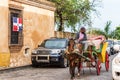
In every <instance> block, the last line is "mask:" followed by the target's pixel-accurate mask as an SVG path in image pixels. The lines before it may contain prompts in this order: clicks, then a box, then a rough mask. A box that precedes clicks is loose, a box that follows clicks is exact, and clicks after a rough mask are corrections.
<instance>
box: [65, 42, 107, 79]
mask: <svg viewBox="0 0 120 80" xmlns="http://www.w3.org/2000/svg"><path fill="white" fill-rule="evenodd" d="M73 41H74V40H73ZM99 42H100V40H88V41H83V44H84V46H83V49H82V52H80V51H79V50H78V48H77V44H78V43H75V44H74V47H73V45H70V46H69V47H70V48H69V49H72V48H74V49H72V51H70V50H69V49H68V50H69V54H68V55H67V58H68V60H69V61H70V65H69V70H70V74H71V78H73V77H75V66H76V64H77V66H78V74H79V73H80V71H81V69H82V68H96V73H97V75H100V71H101V63H104V64H105V68H106V71H108V70H109V56H108V53H107V51H106V48H107V46H108V43H107V42H105V41H101V43H100V44H99V47H97V46H96V44H98V43H99ZM69 44H72V42H69ZM71 46H72V47H71Z"/></svg>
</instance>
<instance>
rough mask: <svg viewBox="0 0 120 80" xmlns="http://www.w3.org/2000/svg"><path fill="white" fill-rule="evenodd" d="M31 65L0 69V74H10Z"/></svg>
mask: <svg viewBox="0 0 120 80" xmlns="http://www.w3.org/2000/svg"><path fill="white" fill-rule="evenodd" d="M30 66H31V65H25V66H20V67H9V68H2V69H0V74H1V73H4V72H11V71H16V70H21V69H26V68H28V67H30Z"/></svg>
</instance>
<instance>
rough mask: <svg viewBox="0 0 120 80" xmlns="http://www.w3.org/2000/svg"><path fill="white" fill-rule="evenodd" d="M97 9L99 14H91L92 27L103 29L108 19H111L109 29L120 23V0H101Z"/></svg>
mask: <svg viewBox="0 0 120 80" xmlns="http://www.w3.org/2000/svg"><path fill="white" fill-rule="evenodd" d="M97 10H98V11H99V12H100V15H99V17H95V16H94V15H93V16H92V17H93V18H92V23H93V24H92V27H95V28H100V29H103V27H104V26H105V23H106V22H107V21H109V20H111V21H112V24H111V30H114V29H115V28H116V27H117V26H119V25H120V0H102V5H101V7H99V8H98V9H97Z"/></svg>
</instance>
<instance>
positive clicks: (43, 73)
mask: <svg viewBox="0 0 120 80" xmlns="http://www.w3.org/2000/svg"><path fill="white" fill-rule="evenodd" d="M114 56H115V55H113V56H111V57H110V62H111V60H112V59H113V57H114ZM84 71H85V74H83V71H81V76H80V77H77V76H76V80H112V75H111V63H110V70H109V72H106V70H105V65H104V64H102V68H101V75H100V76H97V75H96V69H94V68H93V69H91V72H90V70H89V69H85V70H84ZM0 80H70V74H69V68H57V67H42V68H41V67H39V68H33V67H31V66H28V67H23V68H17V69H11V70H5V71H0Z"/></svg>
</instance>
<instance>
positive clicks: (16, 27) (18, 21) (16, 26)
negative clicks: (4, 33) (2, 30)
mask: <svg viewBox="0 0 120 80" xmlns="http://www.w3.org/2000/svg"><path fill="white" fill-rule="evenodd" d="M13 31H16V32H17V31H22V18H17V17H13Z"/></svg>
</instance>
